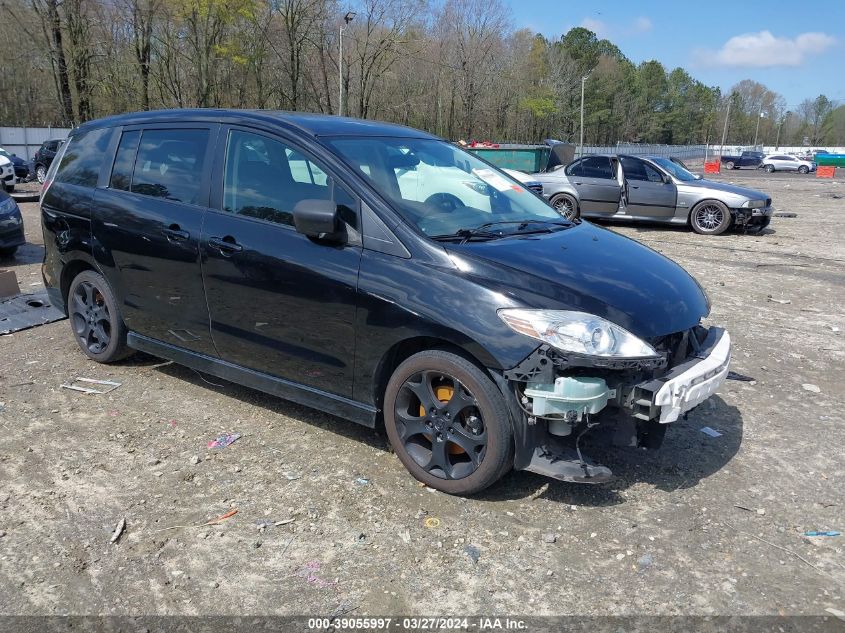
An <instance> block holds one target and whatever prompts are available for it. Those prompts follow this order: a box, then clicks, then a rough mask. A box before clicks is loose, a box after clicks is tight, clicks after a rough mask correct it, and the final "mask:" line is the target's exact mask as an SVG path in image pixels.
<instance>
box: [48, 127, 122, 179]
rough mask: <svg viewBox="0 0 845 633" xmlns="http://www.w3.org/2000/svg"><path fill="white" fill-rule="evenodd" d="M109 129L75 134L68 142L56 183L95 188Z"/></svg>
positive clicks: (106, 146)
mask: <svg viewBox="0 0 845 633" xmlns="http://www.w3.org/2000/svg"><path fill="white" fill-rule="evenodd" d="M111 132H112V131H111V129H108V128H107V129H102V130H91V131H90V132H84V133H82V134H77V135H76V136H74V137H73V138H72V139H71V140H70V141H69V145H68V148H67V150H66V151H65V155H64V157H62V163H61V165H59V171H58V172H57V174H56V182H66V183H68V184H71V185H80V186H83V187H96V186H97V178H99V176H100V167H101V166H102V164H103V156H105V154H106V150H108V146H109V139H110V138H111Z"/></svg>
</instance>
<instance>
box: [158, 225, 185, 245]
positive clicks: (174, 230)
mask: <svg viewBox="0 0 845 633" xmlns="http://www.w3.org/2000/svg"><path fill="white" fill-rule="evenodd" d="M162 233H164V237H166V238H167V239H168V240H169V241H171V242H184V241H185V240H187V239H188V238H190V237H191V234H190V233H188V232H187V231H183V230H182V227H181V226H179V225H178V224H171V225H170V226H169V227H167V228H166V229H164V230H163V231H162Z"/></svg>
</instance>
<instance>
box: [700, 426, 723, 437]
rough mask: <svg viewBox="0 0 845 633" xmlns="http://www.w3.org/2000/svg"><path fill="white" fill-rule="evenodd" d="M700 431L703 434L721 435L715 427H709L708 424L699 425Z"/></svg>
mask: <svg viewBox="0 0 845 633" xmlns="http://www.w3.org/2000/svg"><path fill="white" fill-rule="evenodd" d="M701 432H702V433H704V434H705V435H709V436H710V437H722V434H721V433H719V431H717V430H716V429H711V428H710V427H709V426H703V427H701Z"/></svg>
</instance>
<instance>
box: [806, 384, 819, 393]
mask: <svg viewBox="0 0 845 633" xmlns="http://www.w3.org/2000/svg"><path fill="white" fill-rule="evenodd" d="M801 388H802V389H803V390H804V391H810V392H812V393H821V392H822V390H821V389H820V388H819V386H818V385H814V384H813V383H810V382H805V383H804V384H803V385H801Z"/></svg>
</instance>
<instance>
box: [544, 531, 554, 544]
mask: <svg viewBox="0 0 845 633" xmlns="http://www.w3.org/2000/svg"><path fill="white" fill-rule="evenodd" d="M555 541H557V535H555V534H552V533H551V532H548V533H546V534H543V542H544V543H554V542H555Z"/></svg>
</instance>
